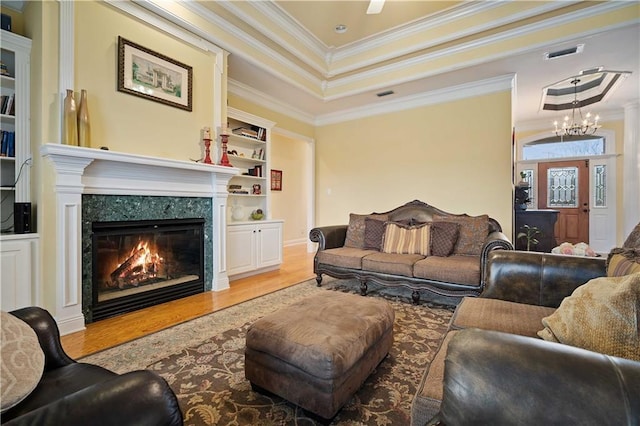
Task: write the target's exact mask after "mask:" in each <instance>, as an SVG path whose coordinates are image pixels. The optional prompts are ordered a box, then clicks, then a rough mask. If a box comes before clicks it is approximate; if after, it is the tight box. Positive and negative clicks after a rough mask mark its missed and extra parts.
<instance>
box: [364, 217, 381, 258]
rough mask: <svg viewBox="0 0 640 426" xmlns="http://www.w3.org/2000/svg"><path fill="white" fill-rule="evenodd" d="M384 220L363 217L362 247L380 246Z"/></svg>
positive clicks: (377, 248)
mask: <svg viewBox="0 0 640 426" xmlns="http://www.w3.org/2000/svg"><path fill="white" fill-rule="evenodd" d="M384 224H385V221H384V220H378V219H371V218H370V217H365V218H364V247H363V248H364V249H365V250H378V251H380V249H381V248H382V239H383V237H384Z"/></svg>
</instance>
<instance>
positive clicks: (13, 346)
mask: <svg viewBox="0 0 640 426" xmlns="http://www.w3.org/2000/svg"><path fill="white" fill-rule="evenodd" d="M0 320H1V321H2V324H1V325H0V328H1V329H2V333H1V336H0V340H1V341H2V344H1V346H2V348H1V357H2V373H1V374H0V412H5V411H6V410H8V409H9V408H11V407H13V406H15V405H17V404H18V403H19V402H20V401H22V400H23V399H25V398H26V397H27V396H29V394H30V393H31V392H32V391H33V390H34V389H35V388H36V386H37V385H38V382H40V378H41V377H42V372H43V371H44V352H42V348H41V347H40V343H39V342H38V337H37V336H36V333H35V331H33V329H32V328H31V327H29V325H28V324H27V323H26V322H24V321H22V320H20V319H18V318H16V317H14V316H13V315H11V314H9V313H7V312H4V311H2V312H0Z"/></svg>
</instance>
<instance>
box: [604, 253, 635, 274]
mask: <svg viewBox="0 0 640 426" xmlns="http://www.w3.org/2000/svg"><path fill="white" fill-rule="evenodd" d="M638 272H640V263H638V262H634V261H633V260H631V259H629V258H628V257H626V256H624V255H623V254H614V255H612V256H611V257H610V258H609V262H608V264H607V276H609V277H621V276H624V275H631V274H635V273H638Z"/></svg>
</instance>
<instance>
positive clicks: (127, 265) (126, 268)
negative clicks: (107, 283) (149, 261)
mask: <svg viewBox="0 0 640 426" xmlns="http://www.w3.org/2000/svg"><path fill="white" fill-rule="evenodd" d="M146 256H147V250H146V249H145V248H144V247H142V248H139V249H138V250H135V251H134V252H133V254H132V255H131V256H129V258H128V259H127V260H125V261H124V262H122V264H121V265H120V266H118V267H117V268H116V270H115V271H113V272H112V273H111V280H112V281H113V282H114V283H117V284H118V288H122V287H123V284H122V282H121V278H125V277H127V276H128V275H131V274H133V273H135V272H136V268H139V266H140V263H141V262H144V259H145V258H146ZM133 284H134V285H136V286H137V285H138V283H137V282H134V283H133Z"/></svg>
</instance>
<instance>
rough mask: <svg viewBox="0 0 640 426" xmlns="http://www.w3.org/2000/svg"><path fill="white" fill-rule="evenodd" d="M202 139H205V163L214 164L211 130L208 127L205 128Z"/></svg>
mask: <svg viewBox="0 0 640 426" xmlns="http://www.w3.org/2000/svg"><path fill="white" fill-rule="evenodd" d="M202 140H203V141H204V160H203V163H205V164H213V160H211V130H210V129H209V128H208V127H205V128H204V132H203V136H202Z"/></svg>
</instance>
